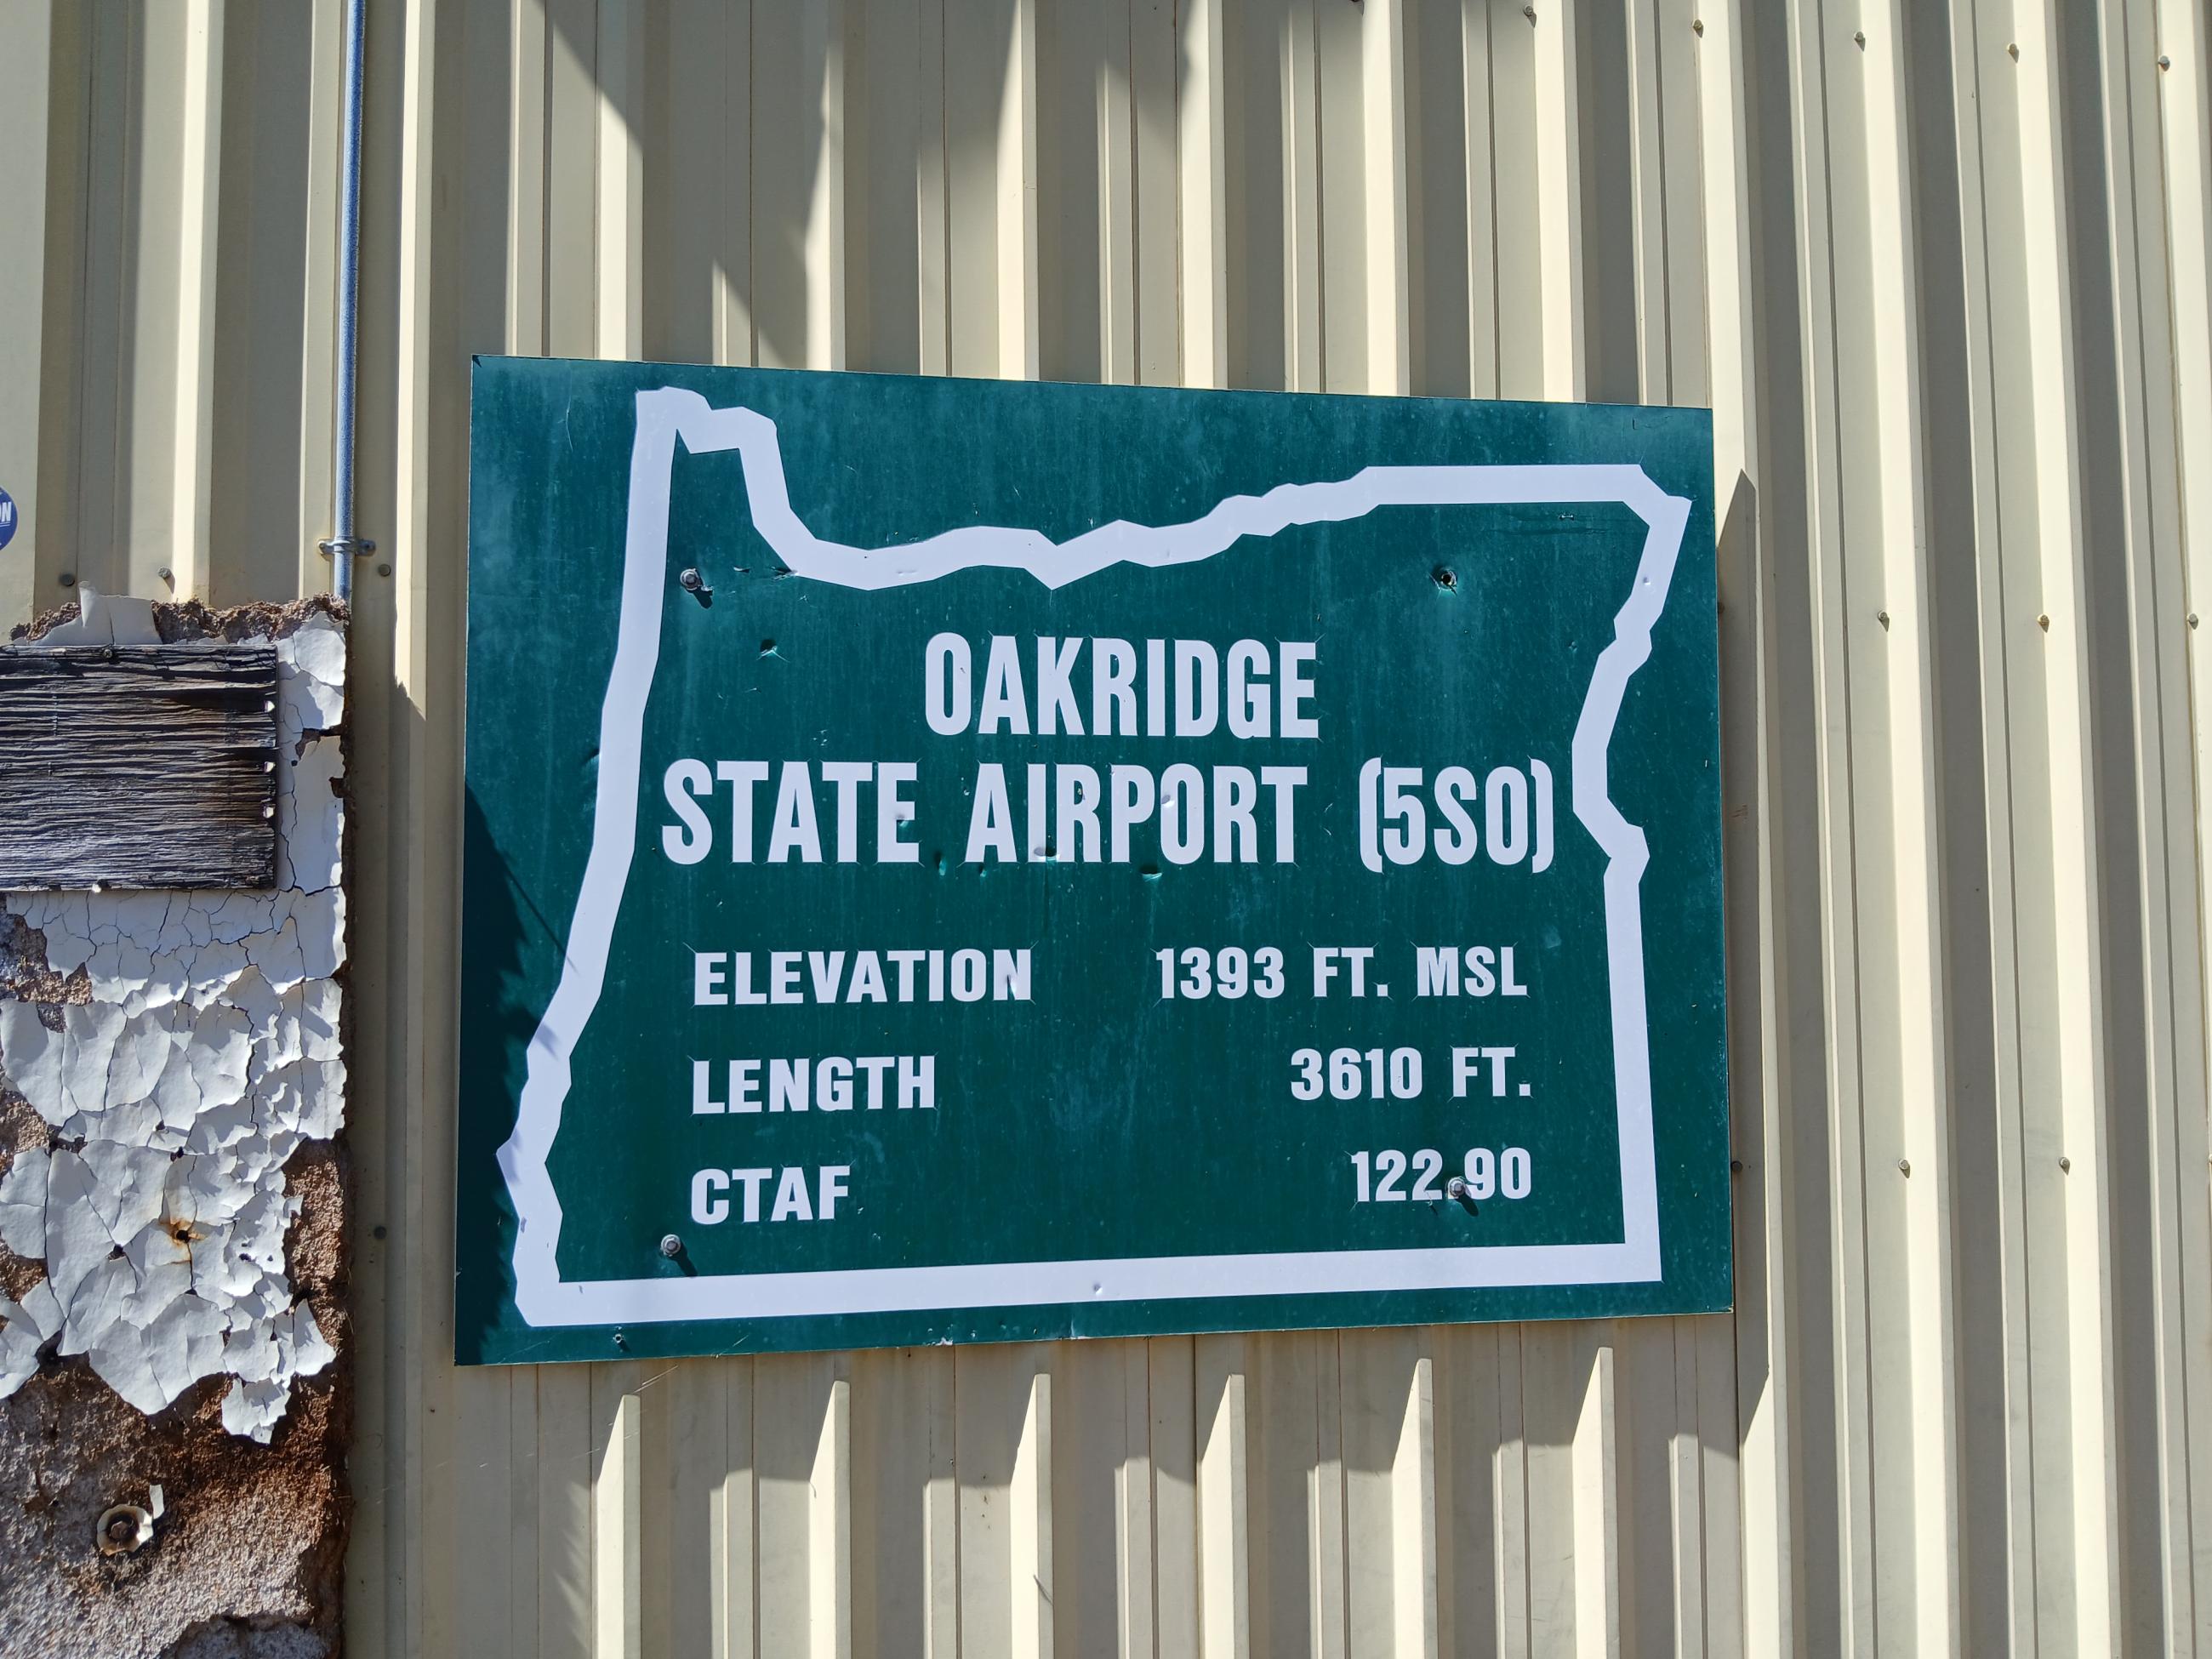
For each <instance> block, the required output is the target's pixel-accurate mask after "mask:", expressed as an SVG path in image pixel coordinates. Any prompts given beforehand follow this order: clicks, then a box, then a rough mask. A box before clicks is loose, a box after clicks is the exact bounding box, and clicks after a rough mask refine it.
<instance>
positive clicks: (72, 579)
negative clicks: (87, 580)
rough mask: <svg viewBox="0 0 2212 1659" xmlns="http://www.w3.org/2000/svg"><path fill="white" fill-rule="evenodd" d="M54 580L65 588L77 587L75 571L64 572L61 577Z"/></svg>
mask: <svg viewBox="0 0 2212 1659" xmlns="http://www.w3.org/2000/svg"><path fill="white" fill-rule="evenodd" d="M54 580H56V581H58V582H59V583H60V584H61V585H62V586H64V587H75V586H76V571H74V570H64V571H63V572H62V574H60V575H58V576H57V577H55V578H54Z"/></svg>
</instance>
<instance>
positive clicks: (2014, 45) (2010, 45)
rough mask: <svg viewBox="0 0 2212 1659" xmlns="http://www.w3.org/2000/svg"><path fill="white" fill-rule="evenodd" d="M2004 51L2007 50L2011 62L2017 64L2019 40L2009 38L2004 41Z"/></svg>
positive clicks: (2018, 59)
mask: <svg viewBox="0 0 2212 1659" xmlns="http://www.w3.org/2000/svg"><path fill="white" fill-rule="evenodd" d="M2005 51H2006V52H2007V53H2008V54H2009V55H2010V56H2011V58H2012V60H2013V62H2014V63H2015V64H2017V63H2018V62H2019V61H2020V42H2019V41H2017V40H2011V41H2008V42H2007V43H2006V45H2005Z"/></svg>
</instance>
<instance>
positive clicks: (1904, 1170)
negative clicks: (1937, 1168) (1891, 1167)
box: [1897, 1158, 1912, 1176]
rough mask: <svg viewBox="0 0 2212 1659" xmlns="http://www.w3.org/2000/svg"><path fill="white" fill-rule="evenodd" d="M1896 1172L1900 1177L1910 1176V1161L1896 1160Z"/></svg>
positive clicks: (1908, 1159)
mask: <svg viewBox="0 0 2212 1659" xmlns="http://www.w3.org/2000/svg"><path fill="white" fill-rule="evenodd" d="M1897 1172H1898V1174H1899V1175H1901V1176H1909V1175H1911V1173H1912V1160H1911V1158H1899V1159H1898V1160H1897Z"/></svg>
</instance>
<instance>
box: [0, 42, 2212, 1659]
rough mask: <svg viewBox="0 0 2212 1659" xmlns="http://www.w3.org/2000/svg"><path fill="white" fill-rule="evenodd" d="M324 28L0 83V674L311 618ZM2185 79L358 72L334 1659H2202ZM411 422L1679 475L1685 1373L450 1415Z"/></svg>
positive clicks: (1153, 1379) (1481, 58)
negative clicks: (1543, 433) (63, 654)
mask: <svg viewBox="0 0 2212 1659" xmlns="http://www.w3.org/2000/svg"><path fill="white" fill-rule="evenodd" d="M337 11H338V7H337V0H312V3H308V0H261V3H252V0H228V3H224V0H138V3H125V0H85V3H82V4H80V3H76V0H51V3H49V0H5V3H4V4H0V226H4V228H0V487H4V488H6V489H9V490H10V491H11V492H13V493H14V494H15V497H16V499H17V500H18V501H19V502H21V504H22V507H23V508H24V510H25V512H26V514H27V528H26V530H25V532H24V533H23V534H22V535H21V536H19V537H18V538H17V539H16V541H15V544H14V545H13V546H12V547H11V548H9V549H8V550H6V551H5V553H0V614H4V615H6V616H10V617H19V616H21V615H22V614H23V613H25V612H27V611H29V610H31V609H33V608H34V607H43V606H46V605H52V604H54V603H58V602H59V601H61V600H64V599H67V598H68V597H69V592H68V589H67V587H66V586H65V585H64V576H65V575H67V576H71V577H75V578H78V579H81V580H85V581H88V582H92V583H94V585H96V586H100V587H101V588H103V589H105V588H127V589H129V590H130V591H132V592H140V593H151V594H157V595H158V594H162V593H165V592H168V591H170V587H171V586H172V584H173V586H174V590H175V591H176V592H179V593H180V594H182V593H197V594H201V595H204V596H205V597H208V598H210V599H215V600H218V601H223V602H230V601H235V600H240V599H248V598H281V597H286V596H289V595H291V594H293V593H295V592H299V591H301V590H302V589H305V588H312V587H315V586H322V585H323V584H324V583H325V580H326V574H325V566H324V565H323V562H322V561H321V560H320V559H319V557H318V556H316V555H315V554H314V553H313V551H312V546H313V541H314V539H315V538H316V537H317V536H319V535H321V534H324V533H326V532H327V528H328V526H327V523H326V517H325V515H326V512H327V508H326V505H325V502H326V490H327V483H328V476H329V462H328V459H327V450H328V438H329V433H330V429H331V417H330V413H329V402H328V398H329V390H330V381H331V374H330V355H331V337H332V324H331V296H332V255H333V248H334V241H335V228H334V226H335V220H334V215H335V205H336V191H335V179H336V151H337V82H338V36H337ZM2208 34H2212V26H2209V25H2208V19H2207V15H2206V8H2205V5H2204V3H2203V0H2012V3H2007V0H1950V3H1949V4H1948V5H1945V4H1942V3H1938V0H1924V3H1923V0H1914V3H1905V0H1859V3H1852V0H1534V4H1533V5H1530V6H1528V7H1526V8H1524V7H1523V6H1522V4H1521V3H1520V0H1364V3H1354V0H805V3H799V0H667V3H655V4H650V5H635V6H632V5H624V4H620V3H617V0H596V3H595V0H372V4H371V21H370V25H369V46H370V63H369V68H368V88H369V100H370V102H369V109H368V175H367V179H366V186H365V190H366V197H365V200H366V210H365V211H366V221H365V235H366V241H367V246H368V261H369V263H368V270H367V271H366V273H365V278H364V295H365V300H366V304H367V316H366V319H365V325H364V330H363V385H364V390H365V403H364V407H363V418H362V443H363V449H362V479H363V492H362V527H363V530H364V532H365V533H367V534H368V535H371V536H373V537H374V538H376V539H377V541H378V542H379V543H380V551H379V552H378V553H377V554H376V555H375V556H374V557H373V558H372V559H370V560H369V561H368V562H365V563H364V565H363V567H362V577H361V585H360V590H359V600H360V602H359V607H358V614H359V619H360V620H359V629H358V635H357V638H356V653H357V656H356V696H357V702H356V716H355V727H354V738H353V742H354V750H353V776H354V779H355V783H354V788H355V798H356V800H357V801H358V802H359V804H360V810H359V812H358V814H357V817H356V826H357V828H356V834H357V836H358V838H359V839H358V845H357V848H356V853H357V857H356V862H355V868H356V872H357V877H356V884H355V888H354V893H355V908H354V910H353V915H354V921H355V929H356V937H355V944H354V961H355V968H354V980H353V984H354V987H355V991H356V1007H357V1008H358V1009H359V1010H360V1013H359V1017H358V1019H357V1021H356V1027H355V1030H354V1051H353V1064H354V1076H355V1079H356V1103H357V1109H356V1117H355V1127H354V1130H353V1144H354V1151H355V1157H356V1177H357V1182H358V1187H359V1196H360V1203H359V1205H358V1207H357V1212H356V1213H357V1214H358V1215H359V1217H360V1218H362V1225H363V1228H364V1231H363V1232H362V1236H361V1237H360V1238H359V1240H358V1241H357V1248H358V1250H359V1256H358V1266H357V1273H356V1285H357V1286H358V1308H359V1313H360V1325H359V1334H360V1346H359V1350H358V1364H359V1380H360V1400H359V1419H358V1425H357V1430H356V1454H355V1457H354V1462H353V1471H352V1474H353V1481H354V1487H355V1491H356V1495H357V1503H358V1510H357V1519H356V1528H355V1541H354V1546H353V1553H352V1561H351V1572H350V1577H349V1592H348V1593H349V1610H348V1624H349V1632H350V1639H351V1643H352V1644H353V1646H352V1650H353V1651H356V1652H358V1653H362V1654H365V1655H382V1654H403V1653H404V1654H426V1655H446V1654H466V1655H471V1656H477V1655H498V1654H515V1655H527V1654H539V1653H544V1654H562V1653H582V1652H586V1651H596V1652H599V1653H603V1654H615V1653H635V1652H642V1653H646V1654H681V1655H690V1654H714V1655H724V1654H758V1655H762V1656H767V1659H780V1656H786V1655H794V1654H823V1655H827V1654H838V1653H846V1652H852V1653H858V1654H874V1653H884V1654H921V1653H927V1654H933V1655H939V1656H942V1655H949V1654H953V1653H963V1654H970V1655H998V1654H1023V1655H1028V1654H1042V1653H1046V1652H1050V1651H1055V1650H1056V1651H1058V1652H1060V1653H1062V1654H1098V1655H1132V1656H1133V1655H1150V1654H1163V1655H1166V1654H1194V1653H1202V1654H1204V1655H1206V1656H1208V1659H1218V1656H1226V1655H1231V1654H1243V1653H1251V1654H1255V1655H1277V1654H1285V1655H1289V1654H1308V1653H1310V1654H1316V1655H1375V1654H1399V1653H1403V1654H1413V1653H1419V1652H1423V1651H1439V1652H1447V1653H1455V1654H1458V1653H1463V1654H1486V1653H1491V1652H1501V1653H1509V1654H1521V1653H1547V1654H1550V1653H1568V1652H1573V1653H1578V1654H1581V1653H1595V1652H1601V1651H1613V1650H1620V1651H1624V1652H1631V1653H1640V1654H1656V1653H1671V1652H1682V1653H1691V1654H1703V1653H1748V1654H1753V1655H1764V1654H1770V1653H1779V1652H1786V1651H1806V1652H1815V1653H1826V1652H1842V1651H1846V1650H1848V1651H1850V1652H1853V1653H1864V1654H1871V1653H1874V1652H1875V1651H1877V1650H1879V1651H1881V1652H1883V1653H1886V1654H1905V1653H1917V1654H1936V1653H1945V1652H1973V1653H1978V1654H1979V1653H1996V1652H2002V1651H2007V1650H2009V1651H2013V1652H2016V1653H2022V1654H2026V1653H2035V1654H2040V1655H2063V1654H2074V1653H2079V1654H2083V1655H2096V1654H2106V1653H2113V1652H2118V1651H2121V1650H2127V1651H2130V1652H2144V1653H2148V1652H2154V1651H2156V1652H2168V1651H2170V1652H2176V1653H2212V1291H2208V1284H2212V1225H2209V1224H2208V1190H2207V1183H2208V1165H2207V1153H2208V1146H2207V1125H2206V1053H2205V1040H2206V1010H2207V1002H2206V996H2207V988H2206V975H2205V956H2204V949H2203V906H2204V902H2205V896H2206V892H2207V869H2206V864H2205V859H2206V856H2207V851H2206V847H2205V845H2204V838H2203V836H2202V835H2201V834H2200V831H2199V810H2198V805H2197V788H2198V784H2197V779H2198V775H2199V773H2200V771H2201V770H2202V769H2203V767H2204V766H2205V764H2206V763H2207V762H2208V761H2212V752H2208V743H2212V706H2208V704H2212V674H2208V673H2206V672H2204V671H2203V665H2200V664H2199V663H2198V662H2197V660H2196V658H2197V650H2198V647H2199V644H2200V637H2201V636H2200V635H2197V633H2195V632H2194V631H2193V630H2194V629H2195V617H2194V614H2193V612H2192V611H2191V606H2192V605H2193V604H2198V603H2205V604H2212V586H2204V585H2205V584H2208V583H2212V505H2208V504H2207V502H2208V500H2212V109H2208V85H2207V75H2208V69H2209V68H2212V65H2208V59H2207V45H2208V40H2207V37H2208ZM473 351H512V352H555V353H564V354H569V355H576V356H593V355H597V356H611V357H637V356H665V357H675V358H686V359H713V360H715V361H720V362H761V363H769V364H805V365H808V366H811V367H817V368H820V367H837V366H848V367H852V368H888V369H909V370H915V369H918V370H921V371H925V372H933V373H934V372H950V373H954V374H981V375H991V374H1005V375H1040V374H1041V375H1047V376H1054V377H1064V378H1073V379H1083V380H1093V379H1097V380H1156V381H1173V380H1184V381H1187V382H1188V383H1190V384H1194V385H1234V386H1284V387H1294V388H1304V389H1337V390H1358V391H1379V392H1426V393H1439V394H1446V395H1468V394H1472V395H1474V396H1477V397H1488V396H1501V395H1502V396H1508V397H1522V398H1606V399H1627V398H1636V399H1644V400H1649V401H1654V402H1668V401H1674V402H1683V403H1705V402H1710V403H1711V404H1712V406H1713V408H1714V410H1715V412H1716V421H1715V429H1716V436H1717V447H1718V450H1719V470H1720V477H1719V480H1718V484H1719V499H1720V501H1721V502H1722V504H1723V531H1722V544H1721V549H1720V560H1721V590H1722V593H1723V604H1724V611H1723V618H1722V636H1723V707H1724V720H1725V724H1726V760H1727V764H1728V777H1727V799H1728V801H1729V806H1728V838H1729V849H1730V854H1731V857H1732V860H1733V862H1732V864H1731V866H1730V870H1729V883H1730V898H1731V904H1732V918H1731V932H1730V950H1731V956H1732V966H1733V981H1734V985H1735V1007H1734V1010H1733V1032H1734V1044H1735V1078H1736V1098H1735V1140H1736V1146H1737V1152H1738V1156H1739V1157H1740V1158H1741V1164H1742V1169H1741V1174H1740V1176H1739V1177H1738V1182H1737V1189H1736V1196H1737V1207H1736V1221H1735V1231H1736V1238H1737V1241H1738V1252H1739V1255H1738V1275H1739V1278H1738V1311H1737V1313H1736V1315H1735V1316H1734V1317H1733V1318H1713V1319H1704V1320H1679V1321H1671V1322H1670V1321H1648V1322H1619V1323H1594V1324H1583V1325H1547V1326H1535V1325H1528V1326H1520V1327H1514V1326H1504V1327H1497V1328H1435V1329H1422V1330H1406V1331H1385V1332H1344V1333H1326V1334H1297V1335H1288V1336H1254V1337H1214V1338H1200V1339H1197V1340H1188V1339H1176V1340H1161V1341H1155V1342H1149V1343H1146V1342H1100V1343H1092V1344H1083V1345H1077V1346H1038V1347H1018V1348H987V1347H986V1348H969V1349H965V1350H962V1351H959V1352H943V1351H938V1352H876V1353H860V1354H848V1355H823V1356H820V1357H800V1358H777V1359H768V1358H763V1359H759V1360H750V1359H737V1360H729V1361H722V1362H714V1363H707V1362H695V1363H685V1364H665V1363H663V1364H649V1365H612V1366H592V1367H567V1368H547V1369H544V1370H489V1371H476V1372H470V1373H459V1372H456V1371H455V1370H453V1369H452V1368H451V1367H450V1366H449V1365H448V1364H447V1363H446V1360H445V1358H444V1356H445V1355H446V1354H447V1352H449V1349H450V1340H451V1337H450V1329H449V1326H450V1308H449V1286H450V1281H451V1266H452V1263H451V1249H452V1245H451V1237H450V1222H449V1219H448V1218H449V1216H450V1213H451V1209H452V1200H453V1193H452V1179H451V1174H450V1170H451V1158H450V1152H449V1148H450V1146H451V1144H452V1139H453V1089H454V1085H453V1077H454V1067H453V1051H454V1039H455V1033H456V1030H457V1024H458V1021H459V1020H460V1019H465V1018H468V1017H469V1012H468V1011H467V1010H465V1009H457V1008H456V1006H455V996H456V992H455V983H456V980H455V971H454V969H455V939H454V933H453V915H454V914H455V908H456V897H457V885H458V882H457V871H456V867H455V860H454V856H453V854H454V852H455V849H456V848H457V847H458V845H459V823H460V797H459V731H460V713H461V696H462V653H461V641H462V623H463V615H462V611H463V594H464V591H465V588H464V581H465V572H464V553H465V545H464V538H465V515H464V495H465V453H466V449H465V421H466V404H465V387H466V374H467V362H468V354H469V353H471V352H473ZM2192 483H2193V484H2195V485H2196V490H2195V492H2194V494H2192V491H2191V484H2192ZM387 573H388V574H387ZM2199 591H2202V592H2203V594H2204V596H2205V597H2204V598H2203V599H2192V593H2195V592H2199ZM372 1226H373V1228H374V1231H368V1229H369V1228H370V1227H372Z"/></svg>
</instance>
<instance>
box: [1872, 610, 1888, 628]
mask: <svg viewBox="0 0 2212 1659" xmlns="http://www.w3.org/2000/svg"><path fill="white" fill-rule="evenodd" d="M1874 619H1875V621H1876V622H1878V623H1881V625H1882V629H1883V631H1884V632H1887V631H1888V629H1889V612H1888V611H1875V613H1874Z"/></svg>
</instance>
